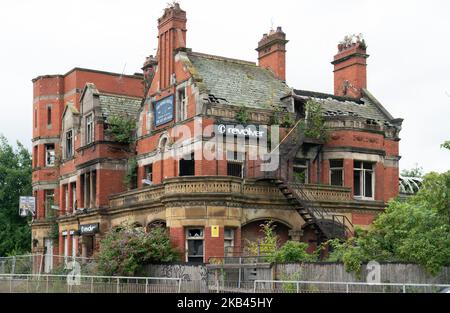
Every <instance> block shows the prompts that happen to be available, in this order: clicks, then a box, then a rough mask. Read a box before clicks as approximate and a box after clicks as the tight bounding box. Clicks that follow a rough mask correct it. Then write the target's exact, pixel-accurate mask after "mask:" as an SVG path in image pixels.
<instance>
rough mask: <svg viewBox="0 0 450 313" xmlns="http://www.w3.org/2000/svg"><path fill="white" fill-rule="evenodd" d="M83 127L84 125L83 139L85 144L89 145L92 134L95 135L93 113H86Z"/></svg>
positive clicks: (92, 139) (91, 141) (92, 137)
mask: <svg viewBox="0 0 450 313" xmlns="http://www.w3.org/2000/svg"><path fill="white" fill-rule="evenodd" d="M85 127H86V136H85V138H84V139H85V142H86V145H89V144H91V143H93V142H94V136H95V130H94V114H93V113H90V114H87V115H86V121H85Z"/></svg>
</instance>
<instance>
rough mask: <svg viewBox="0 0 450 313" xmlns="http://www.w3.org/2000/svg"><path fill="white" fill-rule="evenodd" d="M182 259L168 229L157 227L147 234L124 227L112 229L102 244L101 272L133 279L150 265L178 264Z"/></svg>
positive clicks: (100, 255) (99, 265) (99, 259)
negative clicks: (132, 277)
mask: <svg viewBox="0 0 450 313" xmlns="http://www.w3.org/2000/svg"><path fill="white" fill-rule="evenodd" d="M179 258H180V254H179V251H177V250H176V249H175V248H174V247H172V245H171V243H170V238H169V234H168V233H167V230H166V229H165V228H162V227H155V228H153V229H151V230H150V231H149V232H148V233H146V232H145V231H144V228H141V227H140V228H136V227H135V226H134V225H133V224H124V225H122V226H121V227H120V228H118V229H112V230H110V231H109V232H108V233H107V234H106V236H105V238H104V239H103V240H102V241H101V242H100V251H99V253H98V270H99V272H100V274H102V275H107V276H118V275H124V276H133V275H136V274H137V273H139V271H140V270H142V268H143V266H145V265H147V264H152V263H153V264H154V263H170V262H176V261H178V260H179Z"/></svg>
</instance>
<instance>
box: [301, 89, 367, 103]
mask: <svg viewBox="0 0 450 313" xmlns="http://www.w3.org/2000/svg"><path fill="white" fill-rule="evenodd" d="M294 93H295V94H297V95H305V96H308V97H317V98H322V99H328V98H331V99H335V100H338V101H343V102H344V101H351V102H356V103H362V102H363V101H362V98H361V99H358V98H352V97H345V96H336V95H334V94H330V93H324V92H318V91H310V90H301V89H294Z"/></svg>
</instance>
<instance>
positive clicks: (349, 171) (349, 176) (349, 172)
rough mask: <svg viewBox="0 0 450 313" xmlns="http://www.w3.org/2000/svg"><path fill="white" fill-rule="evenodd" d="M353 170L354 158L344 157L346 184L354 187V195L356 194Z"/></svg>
mask: <svg viewBox="0 0 450 313" xmlns="http://www.w3.org/2000/svg"><path fill="white" fill-rule="evenodd" d="M353 170H354V168H353V160H352V159H344V186H345V187H350V188H352V195H354V190H353V187H354V186H353Z"/></svg>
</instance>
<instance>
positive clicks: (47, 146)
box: [45, 143, 56, 167]
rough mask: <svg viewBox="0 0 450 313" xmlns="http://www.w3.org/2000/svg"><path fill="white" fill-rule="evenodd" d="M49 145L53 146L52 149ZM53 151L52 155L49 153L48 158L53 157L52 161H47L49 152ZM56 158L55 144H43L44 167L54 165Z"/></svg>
mask: <svg viewBox="0 0 450 313" xmlns="http://www.w3.org/2000/svg"><path fill="white" fill-rule="evenodd" d="M50 146H53V149H49V147H50ZM51 151H53V155H50V158H53V160H52V162H48V160H49V152H51ZM55 160H56V151H55V144H52V143H49V144H45V167H54V166H55Z"/></svg>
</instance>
